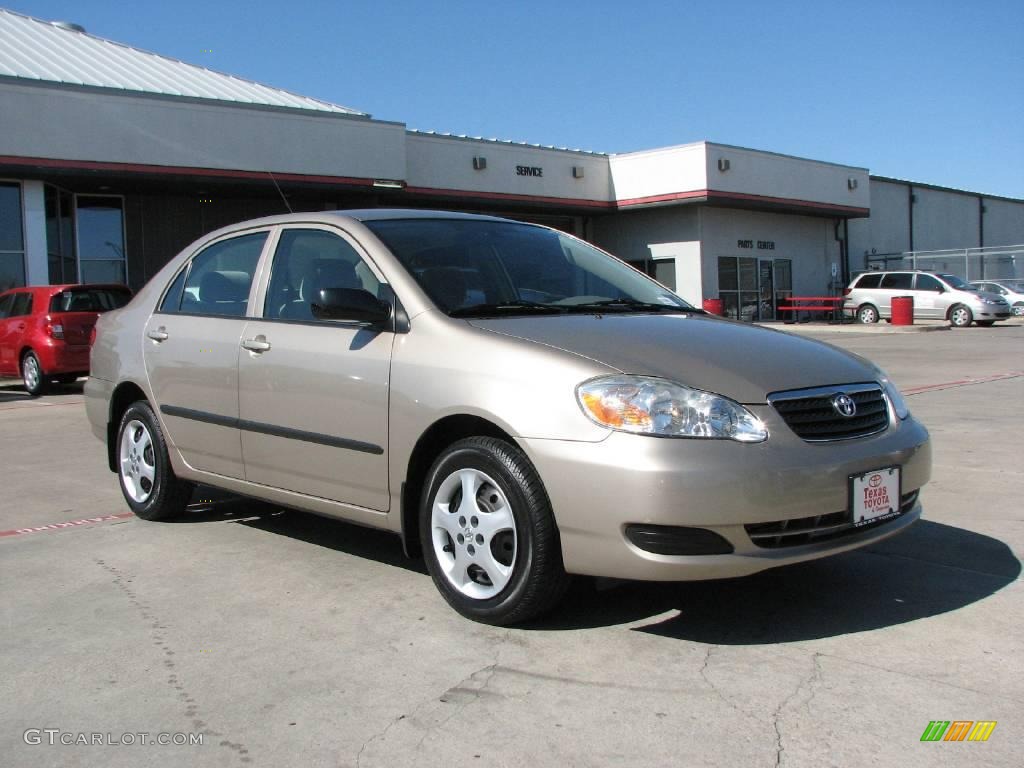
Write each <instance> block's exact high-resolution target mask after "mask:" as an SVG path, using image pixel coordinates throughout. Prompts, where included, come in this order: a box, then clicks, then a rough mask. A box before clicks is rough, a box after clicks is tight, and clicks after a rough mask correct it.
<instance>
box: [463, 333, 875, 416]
mask: <svg viewBox="0 0 1024 768" xmlns="http://www.w3.org/2000/svg"><path fill="white" fill-rule="evenodd" d="M469 322H470V324H471V325H473V326H475V327H477V328H481V329H485V330H488V331H492V332H494V333H501V334H504V335H507V336H513V337H517V338H520V339H526V340H529V341H533V342H536V343H538V344H545V345H547V346H550V347H555V348H557V349H561V350H565V351H567V352H572V353H575V354H577V355H582V356H584V357H588V358H590V359H592V360H596V361H598V362H600V363H603V364H604V365H606V366H608V367H610V368H614V369H616V370H618V371H622V372H624V373H634V374H642V375H646V376H659V377H662V378H666V379H671V380H673V381H677V382H679V383H680V384H684V385H686V386H690V387H694V388H697V389H702V390H706V391H709V392H714V393H716V394H720V395H725V396H726V397H730V398H732V399H734V400H737V401H739V402H741V403H746V404H755V403H764V402H765V398H766V396H767V395H768V394H769V393H771V392H778V391H780V390H786V389H803V388H805V387H820V386H827V385H831V384H851V383H855V382H864V381H874V380H876V379H877V373H876V372H875V369H874V368H873V367H872V366H871V365H870V364H869V363H867V362H866V361H865V360H863V359H862V358H859V357H857V356H855V355H852V354H850V353H848V352H844V351H842V350H840V349H836V348H835V347H832V346H830V345H828V344H824V343H822V342H819V341H813V340H810V339H805V338H801V337H799V336H795V335H792V334H788V333H782V332H779V331H774V330H770V329H766V328H760V327H757V326H752V325H747V324H745V323H737V322H732V321H729V320H722V319H719V318H715V317H709V316H706V315H698V314H693V315H613V314H606V315H559V316H544V317H521V318H520V317H517V318H487V319H474V320H470V321H469Z"/></svg>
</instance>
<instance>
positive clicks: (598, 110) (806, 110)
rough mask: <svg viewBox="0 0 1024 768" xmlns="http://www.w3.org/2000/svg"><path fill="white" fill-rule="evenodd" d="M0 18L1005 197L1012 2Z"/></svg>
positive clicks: (400, 111)
mask: <svg viewBox="0 0 1024 768" xmlns="http://www.w3.org/2000/svg"><path fill="white" fill-rule="evenodd" d="M0 3H2V4H3V5H4V6H5V7H8V8H11V9H13V10H15V11H19V12H21V13H26V14H29V15H33V16H37V17H40V18H45V19H68V20H72V21H76V22H78V23H80V24H82V25H83V26H85V27H86V28H87V29H88V30H89V31H90V32H91V33H93V34H96V35H99V36H102V37H107V38H110V39H113V40H117V41H119V42H123V43H127V44H130V45H134V46H137V47H140V48H144V49H147V50H151V51H154V52H157V53H162V54H165V55H168V56H174V57H176V58H180V59H183V60H185V61H188V62H190V63H195V64H202V65H204V66H208V67H210V68H211V69H217V70H220V71H223V72H230V73H232V74H235V75H239V76H242V77H247V78H250V79H253V80H257V81H260V82H264V83H267V84H269V85H275V86H278V87H281V88H287V89H289V90H293V91H297V92H299V93H302V94H305V95H309V96H314V97H317V98H321V99H325V100H327V101H332V102H335V103H338V104H344V105H346V106H351V107H355V108H357V109H360V110H363V111H366V112H370V113H371V114H373V116H374V117H377V118H380V119H384V120H397V121H401V122H404V123H406V124H407V125H408V126H409V127H410V128H419V129H422V130H437V131H449V132H452V133H465V134H469V135H473V136H485V137H497V138H504V139H514V140H517V141H528V142H536V143H541V144H554V145H557V146H568V147H575V148H581V149H593V150H597V151H603V152H628V151H632V150H637V149H647V148H651V147H658V146H667V145H671V144H682V143H686V142H690V141H698V140H701V139H707V140H710V141H717V142H723V143H728V144H739V145H742V146H747V147H754V148H757V149H766V150H771V151H775V152H783V153H787V154H794V155H799V156H802V157H810V158H815V159H819V160H828V161H832V162H839V163H848V164H851V165H858V166H866V167H868V168H870V170H871V171H872V173H876V174H880V175H885V176H896V177H899V178H907V179H912V180H915V181H922V182H929V183H933V184H941V185H946V186H953V187H961V188H965V189H969V190H972V191H979V192H986V193H989V194H1000V195H1008V196H1011V197H1020V198H1024V39H1022V37H1021V35H1022V32H1024V2H1022V1H1021V0H973V1H972V2H966V1H965V0H960V1H959V2H942V1H941V0H936V1H934V2H924V1H923V0H916V1H914V2H900V1H899V0H890V2H857V1H856V0H847V1H845V2H828V0H817V1H816V2H778V3H773V2H769V0H762V1H761V2H738V1H737V2H730V1H728V0H718V1H716V2H700V3H697V2H686V1H685V0H676V2H646V1H645V0H634V2H631V3H626V2H616V3H613V2H606V1H605V0H589V1H588V2H582V1H579V0H568V1H566V2H558V0H549V1H548V2H534V1H533V0H529V1H526V2H511V3H487V2H481V1H478V2H462V1H461V0H446V1H444V2H419V3H417V2H404V1H398V0H377V2H366V1H364V0H353V1H352V2H346V1H345V0H335V2H328V1H327V0H293V1H292V2H287V3H253V2H239V1H237V0H227V1H225V2H214V0H205V1H203V0H174V1H173V2H147V1H146V0H136V1H135V2H123V1H122V0H104V2H93V1H92V0H76V1H70V0H53V1H52V2H51V1H47V0H34V1H33V0H0ZM207 51H209V52H207Z"/></svg>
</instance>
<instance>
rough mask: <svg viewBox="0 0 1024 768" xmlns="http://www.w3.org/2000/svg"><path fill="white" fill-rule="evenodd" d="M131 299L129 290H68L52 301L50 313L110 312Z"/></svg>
mask: <svg viewBox="0 0 1024 768" xmlns="http://www.w3.org/2000/svg"><path fill="white" fill-rule="evenodd" d="M131 297H132V294H131V292H130V291H129V290H128V289H127V288H68V289H67V290H65V291H61V292H60V293H58V294H57V295H55V296H54V297H53V298H52V299H50V312H51V313H53V312H108V311H110V310H111V309H119V308H121V307H123V306H124V305H125V304H127V303H128V300H129V299H131Z"/></svg>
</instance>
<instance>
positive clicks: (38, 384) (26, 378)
mask: <svg viewBox="0 0 1024 768" xmlns="http://www.w3.org/2000/svg"><path fill="white" fill-rule="evenodd" d="M21 380H22V382H24V384H25V391H26V392H28V393H29V394H30V395H31V396H32V397H39V396H40V395H45V394H46V390H47V388H48V385H49V383H50V382H49V381H48V380H47V379H46V374H44V373H43V366H42V365H40V363H39V358H38V357H36V353H35V352H32V351H31V350H30V351H28V352H26V353H25V356H24V357H22V358H21Z"/></svg>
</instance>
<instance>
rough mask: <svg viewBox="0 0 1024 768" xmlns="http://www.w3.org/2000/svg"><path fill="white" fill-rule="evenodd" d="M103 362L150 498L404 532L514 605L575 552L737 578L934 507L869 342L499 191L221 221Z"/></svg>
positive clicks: (578, 566) (100, 349)
mask: <svg viewBox="0 0 1024 768" xmlns="http://www.w3.org/2000/svg"><path fill="white" fill-rule="evenodd" d="M91 363H92V365H91V375H90V378H89V380H88V382H87V384H86V388H85V393H86V405H87V410H88V414H89V419H90V421H91V423H92V427H93V430H94V432H95V433H96V435H97V436H98V437H99V438H100V439H102V440H103V441H105V443H106V447H107V455H108V459H109V465H110V469H111V470H112V471H113V472H115V473H116V474H117V476H118V478H119V481H120V485H121V489H122V491H123V493H124V496H125V499H126V501H127V503H128V505H129V507H130V508H131V509H132V510H133V511H134V512H135V514H136V515H138V516H139V517H140V518H143V519H145V520H161V519H166V518H169V517H173V516H176V515H180V514H182V513H183V512H184V510H185V507H186V505H187V504H188V502H189V498H190V495H191V493H192V489H193V487H194V485H195V484H197V483H203V484H207V485H211V486H216V487H219V488H223V489H226V490H228V491H231V492H235V493H238V494H242V495H246V496H250V497H254V498H258V499H263V500H266V501H269V502H272V503H274V504H278V505H281V506H283V507H287V508H292V509H297V510H303V511H307V512H313V513H317V514H321V515H327V516H331V517H337V518H342V519H345V520H349V521H353V522H356V523H360V524H364V525H368V526H374V527H378V528H384V529H387V530H391V531H394V532H395V533H397V534H399V535H400V536H401V537H402V541H403V543H404V546H405V549H406V551H407V552H408V553H410V554H415V553H417V552H419V551H422V553H423V555H424V557H425V560H426V563H427V566H428V569H429V571H430V574H431V576H432V578H433V580H434V582H435V584H436V585H437V588H438V590H439V591H440V593H441V594H442V595H443V596H444V598H445V599H446V600H447V601H448V602H449V603H450V604H451V605H452V606H453V607H454V608H455V609H456V610H458V611H459V612H461V613H462V614H464V615H466V616H468V617H471V618H474V619H476V620H479V621H485V622H490V623H495V624H510V623H514V622H519V621H523V620H525V619H527V618H530V617H533V616H536V615H538V614H540V613H542V612H543V611H545V610H547V609H550V608H551V607H552V606H553V605H555V604H556V603H557V601H558V599H559V597H560V596H561V595H562V593H563V590H564V588H565V585H566V583H567V581H568V578H569V574H588V575H594V576H607V577H619V578H625V579H646V580H688V579H706V578H719V577H734V576H742V575H746V574H751V573H754V572H757V571H760V570H763V569H766V568H772V567H775V566H781V565H786V564H789V563H795V562H799V561H804V560H810V559H813V558H819V557H824V556H826V555H833V554H837V553H840V552H844V551H847V550H850V549H854V548H857V547H862V546H865V545H867V544H870V543H872V542H875V541H878V540H879V539H882V538H884V537H887V536H891V535H893V534H895V533H897V532H899V531H902V530H904V529H905V528H907V526H909V525H910V524H911V523H913V522H914V520H916V519H917V518H918V517H919V516H920V514H921V506H920V502H919V498H918V496H919V493H920V490H921V488H922V486H924V485H925V483H926V482H927V481H928V479H929V475H930V472H931V452H930V446H929V438H928V433H927V431H926V430H925V428H924V427H923V426H922V425H921V424H920V423H919V422H917V421H916V420H915V419H914V417H913V416H912V415H911V414H910V413H909V411H908V409H907V404H906V402H905V401H904V400H903V398H902V397H901V396H900V393H899V391H898V390H897V389H896V387H895V386H894V385H893V384H892V382H891V381H889V379H888V378H887V377H886V375H885V374H884V373H883V372H882V371H880V370H879V369H878V368H876V367H874V366H873V365H872V364H871V363H869V362H868V361H866V360H864V359H862V358H859V357H856V356H853V355H850V354H848V353H846V352H843V351H841V350H838V349H836V348H834V347H831V346H829V345H826V344H822V343H819V342H815V341H811V340H808V339H804V338H798V337H796V336H793V335H789V334H786V333H781V332H777V331H772V330H766V329H762V328H757V327H752V326H749V325H746V324H742V323H736V322H731V321H728V320H723V319H720V318H716V317H713V316H710V315H707V314H705V313H704V312H702V311H701V310H699V309H696V308H694V307H692V306H690V305H688V304H687V303H686V302H684V301H683V300H682V299H680V298H679V297H678V296H676V295H675V294H674V293H672V292H671V291H669V290H667V289H666V288H664V287H663V286H661V285H660V284H658V283H656V282H654V281H653V280H651V279H650V278H648V277H646V276H645V275H643V274H642V273H640V272H638V271H636V270H634V269H633V268H631V267H629V266H628V265H626V264H625V263H623V262H621V261H619V260H618V259H615V258H614V257H612V256H610V255H608V254H606V253H604V252H602V251H600V250H598V249H597V248H595V247H593V246H591V245H589V244H588V243H586V242H584V241H582V240H579V239H577V238H574V237H571V236H569V235H566V234H563V233H561V232H557V231H555V230H552V229H548V228H546V227H541V226H536V225H531V224H523V223H519V222H513V221H508V220H504V219H499V218H494V217H486V216H472V215H467V214H458V213H442V212H425V211H402V210H367V211H347V212H325V213H308V214H291V215H287V216H280V217H273V218H266V219H260V220H256V221H249V222H245V223H242V224H237V225H234V226H231V227H227V228H224V229H221V230H219V231H217V232H214V233H212V234H210V235H208V236H206V237H204V238H202V239H201V240H199V241H198V242H196V243H194V244H193V245H190V246H189V247H188V248H186V249H185V250H184V251H183V252H182V253H181V254H179V255H178V256H177V257H175V258H174V259H172V260H171V261H170V262H169V263H168V264H167V265H166V266H165V267H164V268H163V269H162V270H161V271H160V272H159V273H158V274H157V275H156V276H155V277H154V278H153V279H152V280H151V281H150V282H149V284H148V285H146V286H145V287H144V288H143V289H142V290H141V291H140V292H139V293H138V295H137V296H136V297H135V299H134V300H133V301H132V302H131V303H130V304H129V305H128V306H126V307H124V308H123V309H120V310H116V311H113V312H109V313H107V314H105V315H103V316H102V317H101V319H100V321H99V323H98V325H97V334H96V340H95V343H94V346H93V349H92V359H91ZM167 556H168V557H174V553H168V555H167ZM851 588H853V585H851Z"/></svg>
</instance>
